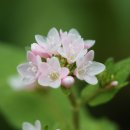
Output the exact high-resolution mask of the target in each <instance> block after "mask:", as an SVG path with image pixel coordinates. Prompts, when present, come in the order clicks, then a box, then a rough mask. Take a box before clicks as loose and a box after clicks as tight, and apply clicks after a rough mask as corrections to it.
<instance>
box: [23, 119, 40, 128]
mask: <svg viewBox="0 0 130 130" xmlns="http://www.w3.org/2000/svg"><path fill="white" fill-rule="evenodd" d="M23 130H41V123H40V121H39V120H37V121H35V124H34V126H33V125H32V124H30V123H28V122H24V123H23Z"/></svg>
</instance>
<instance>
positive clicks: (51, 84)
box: [49, 79, 61, 88]
mask: <svg viewBox="0 0 130 130" xmlns="http://www.w3.org/2000/svg"><path fill="white" fill-rule="evenodd" d="M60 85H61V79H59V80H56V81H53V82H50V84H49V86H50V87H52V88H59V87H60Z"/></svg>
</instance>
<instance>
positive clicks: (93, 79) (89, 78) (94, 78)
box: [84, 75, 98, 85]
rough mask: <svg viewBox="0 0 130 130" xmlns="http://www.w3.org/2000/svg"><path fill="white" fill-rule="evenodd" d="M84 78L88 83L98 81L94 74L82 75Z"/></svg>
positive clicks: (93, 83)
mask: <svg viewBox="0 0 130 130" xmlns="http://www.w3.org/2000/svg"><path fill="white" fill-rule="evenodd" d="M84 80H85V81H86V82H87V83H89V84H92V85H95V84H97V83H98V80H97V78H96V77H95V76H90V75H86V76H85V77H84Z"/></svg>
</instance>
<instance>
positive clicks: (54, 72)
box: [38, 57, 69, 88]
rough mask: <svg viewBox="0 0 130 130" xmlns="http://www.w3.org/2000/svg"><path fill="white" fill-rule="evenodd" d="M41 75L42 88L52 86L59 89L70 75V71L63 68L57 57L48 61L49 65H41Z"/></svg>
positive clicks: (39, 81)
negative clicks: (64, 79)
mask: <svg viewBox="0 0 130 130" xmlns="http://www.w3.org/2000/svg"><path fill="white" fill-rule="evenodd" d="M40 72H41V75H40V77H39V79H38V83H39V84H40V85H42V86H50V87H52V88H58V87H60V85H61V80H62V79H63V78H64V77H66V76H67V75H68V74H69V69H68V68H65V67H61V66H60V63H59V60H58V59H57V58H56V57H52V58H50V59H47V63H45V62H44V63H41V64H40Z"/></svg>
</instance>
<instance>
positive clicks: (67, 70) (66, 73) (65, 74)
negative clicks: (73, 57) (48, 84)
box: [60, 67, 69, 79]
mask: <svg viewBox="0 0 130 130" xmlns="http://www.w3.org/2000/svg"><path fill="white" fill-rule="evenodd" d="M68 74H69V69H68V68H66V67H62V68H61V73H60V77H61V79H63V78H65V77H66V76H67V75H68Z"/></svg>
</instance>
